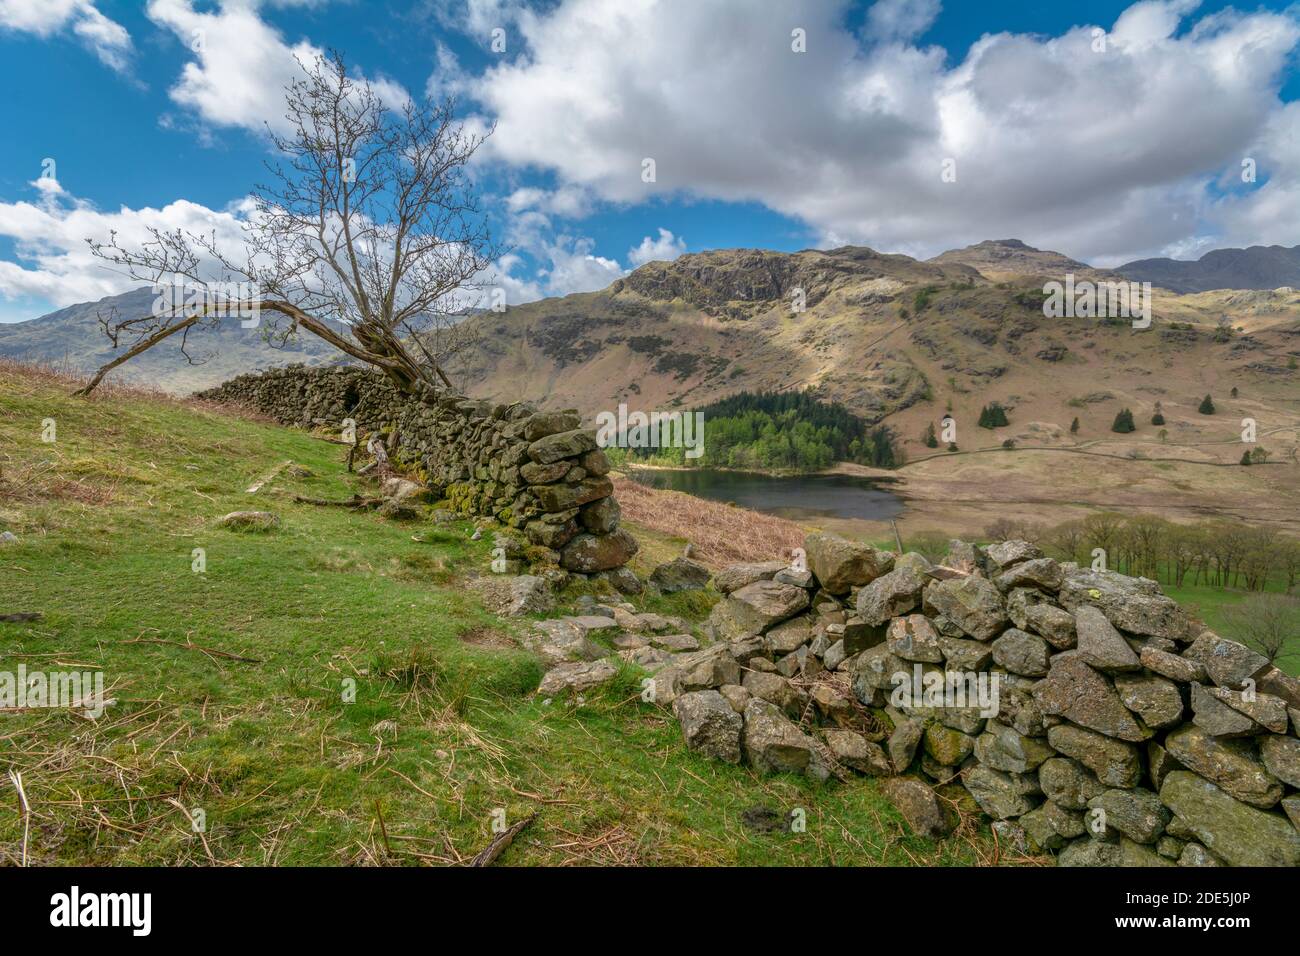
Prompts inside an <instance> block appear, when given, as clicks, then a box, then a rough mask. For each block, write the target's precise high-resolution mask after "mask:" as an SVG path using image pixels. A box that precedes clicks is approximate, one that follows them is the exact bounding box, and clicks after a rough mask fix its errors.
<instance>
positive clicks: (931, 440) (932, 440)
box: [922, 422, 939, 448]
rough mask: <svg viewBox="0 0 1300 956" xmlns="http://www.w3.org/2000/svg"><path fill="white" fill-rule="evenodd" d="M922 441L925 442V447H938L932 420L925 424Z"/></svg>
mask: <svg viewBox="0 0 1300 956" xmlns="http://www.w3.org/2000/svg"><path fill="white" fill-rule="evenodd" d="M922 441H924V442H925V447H926V448H938V447H939V438H938V436H937V435H935V433H934V422H930V423H929V424H928V425H926V426H925V437H924V438H923V439H922Z"/></svg>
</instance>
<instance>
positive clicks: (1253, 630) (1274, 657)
mask: <svg viewBox="0 0 1300 956" xmlns="http://www.w3.org/2000/svg"><path fill="white" fill-rule="evenodd" d="M1225 616H1226V617H1227V618H1228V620H1229V622H1230V623H1231V624H1232V627H1233V636H1234V637H1236V638H1237V639H1239V640H1241V641H1242V643H1244V644H1247V645H1249V646H1250V647H1253V648H1254V649H1255V650H1257V651H1259V653H1261V654H1263V655H1264V656H1265V657H1267V658H1268V660H1269V663H1270V664H1275V663H1276V662H1277V661H1278V660H1281V659H1284V658H1292V657H1295V656H1297V653H1300V648H1297V650H1295V651H1290V650H1288V648H1287V643H1288V640H1289V639H1290V638H1291V637H1293V636H1295V635H1297V634H1300V600H1297V599H1296V598H1293V597H1288V596H1287V595H1284V594H1268V593H1264V594H1252V595H1250V596H1249V597H1247V598H1246V599H1245V600H1244V601H1242V602H1241V604H1240V605H1238V606H1237V607H1234V608H1231V609H1229V610H1228V611H1226V612H1225Z"/></svg>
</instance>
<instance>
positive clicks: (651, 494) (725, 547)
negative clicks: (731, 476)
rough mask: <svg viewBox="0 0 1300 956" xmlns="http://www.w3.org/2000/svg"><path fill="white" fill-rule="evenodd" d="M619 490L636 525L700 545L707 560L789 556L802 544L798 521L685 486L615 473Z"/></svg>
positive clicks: (720, 561) (616, 491)
mask: <svg viewBox="0 0 1300 956" xmlns="http://www.w3.org/2000/svg"><path fill="white" fill-rule="evenodd" d="M614 494H615V496H616V497H617V498H618V504H619V508H620V509H621V510H622V513H623V517H624V518H625V519H627V520H628V521H630V522H633V523H634V524H638V525H641V526H643V527H646V528H650V529H652V530H654V531H658V532H660V533H663V534H667V535H671V536H673V537H678V538H685V539H686V540H687V541H690V542H691V544H693V545H694V546H695V556H696V558H698V559H699V560H701V561H703V562H704V563H705V564H710V565H714V566H719V567H720V566H723V565H726V564H733V563H736V562H741V561H763V560H767V559H772V558H781V557H788V556H789V553H790V549H792V548H797V547H800V546H801V545H802V544H803V540H804V535H805V532H804V529H803V528H802V527H801V526H800V525H798V524H796V523H795V522H793V521H788V520H786V519H785V518H777V517H775V516H773V515H765V514H759V513H758V512H757V511H750V510H748V509H746V508H739V507H736V506H735V505H727V504H722V503H720V502H716V501H706V500H704V499H703V498H695V497H693V496H691V495H687V494H683V493H682V492H680V491H661V490H658V489H655V488H647V487H646V486H645V485H642V484H639V483H637V482H635V481H632V480H631V479H630V478H625V477H622V476H615V477H614Z"/></svg>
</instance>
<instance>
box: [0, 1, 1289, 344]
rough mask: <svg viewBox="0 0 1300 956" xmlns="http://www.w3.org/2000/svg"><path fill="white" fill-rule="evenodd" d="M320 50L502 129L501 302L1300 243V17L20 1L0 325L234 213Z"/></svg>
mask: <svg viewBox="0 0 1300 956" xmlns="http://www.w3.org/2000/svg"><path fill="white" fill-rule="evenodd" d="M493 30H499V31H501V32H500V33H499V34H497V36H499V37H502V38H504V40H505V50H504V51H494V50H493V49H492V47H491V44H492V39H493ZM795 30H802V31H803V33H804V49H803V50H802V51H796V50H795V49H793V46H794V43H793V41H792V37H793V32H792V31H795ZM1098 34H1100V35H1101V40H1102V41H1104V45H1103V48H1102V49H1100V50H1099V49H1097V48H1096V45H1097V42H1098ZM196 37H201V38H202V41H203V42H202V44H197V43H196ZM331 47H332V48H337V49H339V50H341V51H343V52H344V54H345V55H346V57H347V60H348V62H349V64H350V65H351V67H352V68H353V69H354V71H356V72H357V73H358V74H360V75H364V76H365V77H367V78H369V79H372V80H374V81H375V82H377V83H380V84H382V85H383V88H384V89H386V90H397V91H405V92H407V93H410V94H414V95H419V94H423V93H424V92H425V91H427V90H432V91H434V92H438V93H442V92H452V93H455V94H457V95H458V97H459V98H460V100H461V102H462V104H463V112H464V115H465V116H466V118H467V119H468V120H469V121H470V122H471V123H476V124H477V123H486V122H489V121H495V122H496V133H495V134H494V136H493V137H492V138H491V139H490V140H489V146H488V147H486V148H485V149H484V150H483V151H482V153H481V155H480V161H479V162H478V163H477V164H476V167H475V170H474V175H475V179H476V182H477V183H478V185H479V187H480V189H481V190H482V192H483V195H484V197H485V205H486V207H487V208H488V209H489V211H490V214H491V218H492V221H493V226H494V230H495V231H496V233H497V234H498V235H499V236H501V237H502V238H503V239H504V240H505V241H507V242H509V243H510V244H511V245H513V246H514V248H515V249H516V252H517V256H516V257H515V258H512V259H511V260H510V261H509V262H506V263H502V264H501V269H500V274H501V278H502V280H503V283H504V284H505V285H506V287H507V289H508V295H509V296H510V298H511V300H512V301H523V300H526V299H529V298H536V297H538V296H541V295H547V294H564V293H567V292H571V291H583V290H586V289H591V288H600V287H603V286H604V285H606V284H608V283H609V282H610V281H613V279H615V278H617V277H618V275H620V274H623V273H624V272H625V271H626V270H627V269H630V268H633V267H635V266H636V265H638V264H639V263H640V262H642V261H646V260H648V259H651V258H671V257H673V256H676V255H679V254H680V253H682V252H684V251H699V250H704V249H710V248H719V247H732V246H748V247H763V248H772V249H784V250H794V249H800V248H806V247H809V246H832V245H838V244H844V243H855V244H864V245H870V246H872V247H874V248H877V249H880V250H882V251H891V252H905V253H908V254H912V255H918V256H929V255H934V254H936V253H938V252H941V251H943V250H944V249H946V248H953V247H956V246H960V245H965V244H967V243H969V242H974V241H978V240H980V239H987V238H1007V237H1011V236H1014V237H1017V238H1021V239H1024V240H1025V241H1027V242H1030V243H1031V244H1034V245H1039V246H1044V247H1050V248H1055V249H1059V250H1060V251H1062V252H1066V253H1067V254H1070V255H1074V256H1076V257H1079V258H1084V259H1088V260H1089V261H1094V262H1098V263H1100V264H1113V263H1117V262H1121V261H1125V260H1127V259H1131V258H1137V257H1139V256H1143V255H1155V254H1173V255H1179V256H1195V255H1199V254H1200V253H1202V252H1204V251H1206V250H1208V249H1210V248H1215V247H1217V246H1223V245H1240V244H1252V243H1255V242H1263V243H1274V242H1276V243H1284V244H1288V245H1291V244H1295V243H1296V242H1300V238H1298V237H1297V236H1296V234H1295V233H1296V232H1297V231H1300V230H1297V228H1296V226H1295V224H1296V223H1297V222H1300V105H1298V104H1296V102H1295V101H1296V100H1297V99H1300V71H1297V69H1296V66H1297V50H1298V49H1300V7H1297V6H1296V5H1294V4H1287V3H1281V2H1269V3H1264V4H1259V5H1255V4H1249V5H1241V6H1238V7H1237V8H1236V9H1233V8H1232V7H1231V6H1230V5H1228V4H1226V3H1220V2H1204V3H1195V2H1193V0H1147V2H1140V3H1136V4H1135V3H1131V2H1124V0H1115V2H1112V0H1095V2H1082V0H1081V2H1077V3H1069V4H1066V3H1042V2H1036V0H988V2H973V0H948V2H946V3H942V4H941V3H940V2H938V0H878V2H874V3H867V2H864V3H853V2H847V0H844V2H841V0H790V2H787V3H782V4H779V5H778V4H774V3H771V2H769V0H710V2H701V0H550V2H545V3H519V2H514V0H462V2H451V0H416V2H393V3H382V4H381V3H366V2H361V0H226V2H203V0H150V2H147V3H146V2H114V0H0V81H3V83H4V89H6V90H7V91H9V93H10V95H9V96H8V97H7V98H6V100H5V105H4V106H3V107H2V109H3V110H4V112H5V115H4V117H3V120H4V128H5V129H6V131H7V133H8V134H9V135H6V136H5V137H4V138H3V139H0V321H14V320H19V319H25V318H31V317H34V316H36V315H39V314H41V313H43V312H46V311H49V310H50V309H52V308H56V307H58V306H62V305H66V304H70V303H72V302H77V301H84V300H87V299H94V298H99V297H101V296H103V295H107V294H111V293H112V292H116V291H121V290H122V289H123V288H126V287H129V283H123V281H122V280H121V279H120V278H119V277H117V276H114V275H112V274H109V273H106V272H105V271H104V270H103V269H102V268H100V267H99V266H98V265H97V264H96V263H95V262H93V261H92V260H90V259H89V258H88V256H87V255H86V253H85V251H84V240H85V238H87V237H91V236H93V237H95V238H104V234H105V233H106V231H107V230H108V229H109V228H119V229H121V230H122V231H123V232H124V234H126V235H128V236H129V235H132V234H133V230H136V231H139V230H142V228H143V225H145V224H154V225H164V226H173V227H174V226H176V225H186V226H195V225H201V224H202V223H203V222H204V220H205V217H218V218H220V217H225V219H224V220H223V221H225V222H226V224H227V225H229V224H230V223H231V222H234V221H236V220H237V217H238V214H237V212H232V210H235V209H236V208H237V207H236V204H237V203H238V202H239V201H240V199H241V198H242V197H243V196H245V195H246V194H247V192H248V190H249V188H250V187H251V185H252V184H253V183H255V182H256V181H258V180H259V179H260V178H261V174H262V163H263V162H264V160H265V159H266V158H267V157H268V155H269V153H268V148H267V145H268V144H267V140H266V137H265V135H264V133H263V132H262V130H263V129H264V126H263V124H264V123H265V122H268V121H270V122H274V121H275V118H276V117H277V116H279V115H282V110H281V107H280V100H279V89H280V88H281V87H282V84H283V79H284V78H285V77H286V76H287V75H288V73H289V71H291V70H292V69H293V66H292V62H293V61H292V56H293V52H294V51H295V50H296V51H298V52H299V53H300V54H301V53H303V52H304V51H310V50H313V49H324V48H331ZM644 157H653V158H654V159H655V161H656V164H657V171H658V176H657V181H656V182H655V183H652V184H646V183H644V182H642V181H641V178H640V176H639V173H640V163H641V160H642V159H643V158H644ZM1246 158H1249V159H1251V160H1252V161H1253V162H1254V163H1255V164H1256V165H1257V168H1258V176H1257V178H1256V179H1255V180H1254V181H1253V182H1243V181H1242V178H1241V176H1240V174H1239V169H1240V167H1241V163H1242V161H1243V159H1246ZM50 159H52V160H53V161H54V166H53V167H52V169H51V172H52V173H53V178H52V180H51V179H47V180H45V181H44V182H43V183H40V182H38V178H39V177H40V176H41V174H42V169H43V166H42V164H43V163H44V162H45V161H46V160H50ZM949 159H951V160H952V161H953V162H954V163H955V169H956V170H957V177H956V181H955V182H944V181H942V180H941V177H940V168H941V164H942V163H943V162H944V161H945V160H949ZM53 183H57V186H55V185H53ZM232 217H233V218H232Z"/></svg>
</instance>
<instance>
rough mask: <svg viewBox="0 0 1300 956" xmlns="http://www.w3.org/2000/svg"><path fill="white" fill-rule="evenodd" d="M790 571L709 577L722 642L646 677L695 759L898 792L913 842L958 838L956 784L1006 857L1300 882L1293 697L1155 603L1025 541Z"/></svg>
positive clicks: (867, 555)
mask: <svg viewBox="0 0 1300 956" xmlns="http://www.w3.org/2000/svg"><path fill="white" fill-rule="evenodd" d="M805 551H806V556H807V562H806V563H807V566H806V568H794V567H787V566H786V563H785V562H771V563H766V564H751V565H740V566H736V567H732V568H728V569H726V570H724V571H722V572H719V573H718V574H717V575H716V576H715V578H714V586H715V587H716V588H717V590H719V591H721V592H722V593H723V594H724V595H725V597H723V598H722V600H721V601H720V602H719V603H718V604H717V605H715V607H714V609H713V612H712V615H711V617H710V619H709V623H708V626H707V630H708V631H709V632H710V634H711V636H712V637H713V638H714V643H713V644H712V645H710V646H708V647H706V648H704V649H703V650H701V651H697V652H694V653H692V654H690V655H684V656H682V657H680V658H676V659H673V660H669V661H665V662H663V663H662V664H659V665H657V666H658V670H657V672H656V673H655V674H654V677H653V678H652V680H653V681H654V684H655V691H656V697H657V699H658V700H660V701H661V702H665V703H670V704H671V705H672V706H673V708H674V711H675V713H676V715H677V717H678V720H679V721H680V723H681V727H682V732H683V735H684V737H685V739H686V743H687V745H688V746H690V747H691V748H693V749H695V750H697V751H699V752H701V753H703V754H706V755H708V756H711V757H714V758H716V759H721V760H726V761H729V762H733V763H739V762H747V763H749V764H750V765H752V766H754V767H755V768H756V769H758V770H760V771H762V772H776V771H781V772H794V773H803V774H808V775H810V776H813V777H817V778H820V779H826V778H827V777H829V776H830V775H832V774H836V775H843V774H844V773H845V768H847V769H848V770H849V771H855V772H860V773H865V774H868V775H873V776H884V777H890V778H891V779H890V780H889V781H888V782H887V783H886V784H885V792H886V794H887V795H888V796H890V797H891V798H892V799H894V801H895V802H896V803H897V804H898V805H899V808H900V810H902V812H903V813H904V816H905V817H907V818H908V819H909V821H910V822H912V824H913V827H914V828H915V829H917V830H918V831H919V832H922V833H926V834H928V835H939V834H941V833H943V832H945V831H946V830H947V829H950V828H951V825H952V821H951V820H950V819H949V818H950V816H951V815H950V814H949V813H948V812H947V811H946V810H945V803H944V802H943V801H941V800H939V799H937V798H936V796H935V791H934V788H935V787H941V788H942V787H944V786H947V785H952V784H960V785H962V786H963V787H964V788H965V790H966V791H967V793H968V794H969V797H970V798H973V801H974V803H975V804H976V805H977V806H978V808H979V810H981V811H983V813H985V814H987V815H988V816H989V817H991V818H992V820H993V821H994V822H993V824H992V826H993V828H994V830H995V831H996V832H997V833H998V834H999V836H1000V838H1001V841H1002V843H1003V845H1004V846H1006V845H1008V844H1010V845H1011V846H1012V847H1014V848H1016V849H1018V850H1019V851H1020V852H1024V853H1033V854H1037V853H1041V852H1047V851H1053V852H1056V854H1057V860H1058V862H1059V863H1060V864H1062V865H1083V866H1119V865H1134V866H1153V865H1154V866H1159V865H1166V866H1167V865H1174V864H1175V863H1176V864H1181V865H1184V866H1215V865H1224V864H1226V865H1232V866H1252V865H1273V866H1300V739H1298V737H1297V735H1298V734H1300V680H1297V679H1295V678H1292V677H1290V676H1288V675H1286V674H1284V673H1283V672H1282V671H1280V670H1278V669H1277V668H1276V667H1274V666H1272V665H1271V664H1269V662H1268V661H1267V660H1266V659H1265V658H1264V657H1262V656H1261V655H1259V654H1257V653H1255V652H1254V651H1253V650H1251V649H1249V648H1247V647H1245V646H1243V645H1242V644H1239V643H1237V642H1235V641H1230V640H1226V639H1224V638H1221V637H1219V636H1218V635H1217V634H1214V633H1213V632H1211V631H1209V630H1207V629H1206V628H1205V627H1204V626H1203V625H1201V624H1200V623H1198V622H1196V621H1194V620H1192V619H1191V618H1190V617H1189V616H1188V615H1187V614H1186V613H1185V612H1184V611H1183V610H1182V609H1181V608H1180V607H1179V606H1178V604H1177V603H1176V602H1174V601H1173V600H1172V599H1171V598H1169V597H1167V596H1165V595H1164V594H1163V593H1162V592H1161V589H1160V586H1159V585H1158V584H1157V583H1156V582H1155V581H1151V580H1148V579H1145V578H1131V577H1128V576H1125V575H1122V574H1118V573H1115V572H1110V571H1094V570H1091V569H1088V568H1080V567H1079V566H1077V565H1075V564H1072V563H1070V564H1062V563H1058V562H1056V561H1054V560H1052V559H1051V558H1048V557H1045V556H1044V555H1043V554H1042V552H1041V551H1039V550H1038V549H1037V548H1036V547H1034V546H1033V545H1031V544H1028V543H1027V542H1023V541H1009V542H1003V543H1000V544H996V545H992V546H989V547H987V548H980V547H977V546H973V545H969V544H964V543H962V542H954V543H953V546H952V548H951V550H950V552H949V554H948V555H947V557H946V558H944V560H943V561H942V562H941V564H939V565H937V566H935V565H931V563H930V562H929V561H928V560H927V559H926V558H925V557H924V556H922V555H920V554H915V553H908V554H902V555H894V554H892V553H889V552H883V551H877V550H875V549H873V548H871V547H870V546H866V545H861V544H858V543H855V542H851V541H847V540H844V539H841V538H838V537H835V536H833V535H827V534H815V535H811V536H810V537H809V538H808V540H807V541H806V543H805ZM636 653H644V652H636ZM652 666H654V665H652ZM981 682H982V683H983V685H984V687H985V690H986V694H985V696H983V697H981V696H980V694H979V693H978V688H979V686H980V684H981ZM994 687H995V688H996V691H997V694H996V697H990V696H989V695H988V693H987V691H988V690H990V689H992V688H994ZM963 695H964V696H963ZM990 703H992V706H990ZM900 775H907V776H900Z"/></svg>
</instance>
